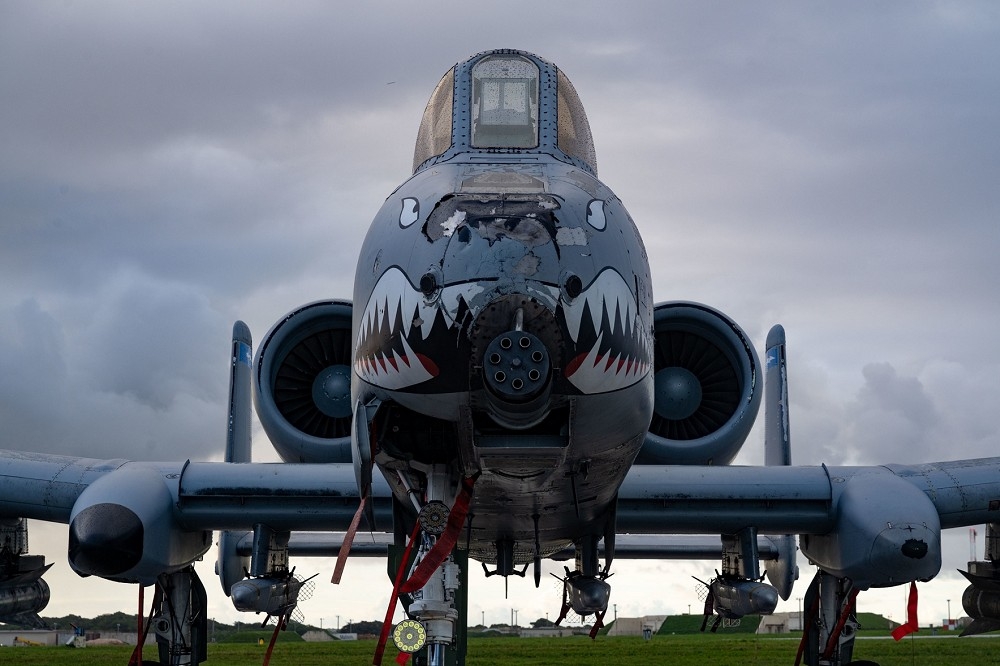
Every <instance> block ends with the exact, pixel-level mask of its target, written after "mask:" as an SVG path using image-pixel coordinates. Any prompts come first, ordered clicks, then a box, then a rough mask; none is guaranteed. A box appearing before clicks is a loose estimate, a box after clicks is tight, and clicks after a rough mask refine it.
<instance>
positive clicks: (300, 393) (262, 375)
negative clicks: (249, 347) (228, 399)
mask: <svg viewBox="0 0 1000 666" xmlns="http://www.w3.org/2000/svg"><path fill="white" fill-rule="evenodd" d="M352 355H353V344H352V340H351V303H350V301H317V302H315V303H309V304H307V305H303V306H302V307H300V308H298V309H296V310H293V311H292V312H290V313H288V314H287V315H285V316H284V317H283V318H282V319H281V320H280V321H279V322H278V323H276V324H275V325H274V326H273V327H272V328H271V330H270V331H268V332H267V335H266V336H265V337H264V340H263V342H262V343H261V345H260V347H258V349H257V356H256V358H255V359H254V379H255V381H254V393H253V402H254V407H255V408H256V410H257V416H258V417H259V418H260V423H261V425H262V426H263V427H264V432H265V433H267V436H268V438H269V439H270V440H271V444H272V445H273V446H274V448H275V450H276V451H277V452H278V454H279V455H280V456H281V458H282V459H283V460H284V461H285V462H311V463H328V462H343V463H346V462H351V417H352V413H353V410H354V405H353V404H352V403H351V363H352Z"/></svg>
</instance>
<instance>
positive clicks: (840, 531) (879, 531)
mask: <svg viewBox="0 0 1000 666" xmlns="http://www.w3.org/2000/svg"><path fill="white" fill-rule="evenodd" d="M864 470H865V471H862V472H858V473H854V474H853V475H850V476H848V475H847V474H846V473H844V474H843V475H841V473H842V472H845V470H843V469H840V470H838V469H837V468H831V469H830V477H831V478H830V480H831V485H832V487H833V492H834V503H835V505H836V526H835V527H834V529H833V530H831V531H830V532H828V533H827V534H818V535H817V534H803V535H802V536H801V537H799V547H800V548H801V550H802V553H803V554H804V555H805V556H806V557H808V558H809V560H810V562H812V563H813V564H815V565H816V566H817V567H819V568H820V569H823V570H824V571H826V572H827V573H829V574H832V575H834V576H836V577H837V578H850V579H851V580H853V581H854V583H855V585H856V586H857V587H859V588H861V589H867V588H868V587H872V586H874V587H887V586H891V585H899V584H901V583H906V582H909V581H913V580H930V579H931V578H933V577H934V576H936V575H937V573H938V571H940V570H941V520H940V517H939V516H938V512H937V508H935V506H934V503H933V502H931V500H930V498H928V497H927V495H926V494H925V493H924V492H923V491H922V490H921V489H920V488H918V487H917V486H915V485H913V484H912V483H910V482H909V481H906V480H905V479H901V478H900V477H898V476H896V475H895V474H893V473H892V472H891V471H889V470H888V469H885V468H864Z"/></svg>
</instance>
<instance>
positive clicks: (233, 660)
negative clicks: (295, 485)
mask: <svg viewBox="0 0 1000 666" xmlns="http://www.w3.org/2000/svg"><path fill="white" fill-rule="evenodd" d="M797 647H798V641H797V640H795V639H794V638H792V639H790V638H781V637H770V636H760V637H757V636H752V635H750V636H747V635H742V636H741V635H729V636H711V635H707V636H702V635H699V636H656V637H655V638H654V639H653V640H651V641H649V642H645V641H643V640H642V639H641V638H625V637H603V638H599V639H598V640H597V641H591V640H590V639H589V638H586V637H573V638H530V639H529V638H523V639H509V638H508V639H492V638H474V639H470V646H469V658H468V660H467V664H468V665H469V666H487V665H492V664H571V665H572V666H608V665H609V664H615V665H618V664H622V665H632V664H636V665H638V664H643V665H647V664H671V665H672V666H713V665H720V666H722V665H725V666H729V665H733V664H739V665H741V666H742V665H745V664H761V665H765V664H766V665H771V664H776V665H779V666H780V665H782V664H786V665H789V666H790V665H791V664H792V663H793V662H794V660H795V651H796V648H797ZM374 650H375V643H374V641H349V642H339V643H292V642H288V643H283V644H282V643H279V644H278V646H277V647H276V648H275V651H274V655H273V656H272V658H271V664H272V665H273V666H321V665H322V666H329V665H331V664H333V665H344V666H366V665H368V664H371V659H372V654H373V652H374ZM155 652H156V650H155V647H151V648H148V652H147V653H146V656H147V658H148V657H152V656H153V655H154V654H155ZM129 654H131V650H130V649H128V648H124V647H108V646H90V647H87V648H84V649H82V650H81V649H76V650H74V649H73V648H66V647H17V648H14V647H9V648H0V664H16V665H17V666H36V665H43V664H44V665H45V666H50V665H55V664H58V665H59V666H67V665H73V666H124V664H126V663H127V662H128V657H129ZM395 656H396V653H395V651H394V650H393V649H392V648H390V649H389V650H387V651H386V656H385V659H384V660H383V663H384V664H386V666H392V664H394V663H395V662H394V661H393V659H394V658H395ZM208 657H209V659H208V662H207V663H208V664H209V666H251V665H252V664H260V663H261V662H262V661H263V658H264V648H262V647H258V646H257V645H253V644H250V645H247V644H212V645H210V646H209V652H208ZM854 657H855V658H856V659H868V660H871V661H875V662H877V663H879V664H881V665H882V666H912V665H915V664H920V665H921V666H953V665H955V664H961V665H972V664H975V665H977V666H979V665H981V664H1000V641H997V640H994V639H991V638H964V639H958V638H957V637H954V636H946V637H940V638H931V637H926V638H925V637H915V638H906V639H904V640H902V641H900V642H899V643H896V642H895V641H893V640H884V639H871V640H865V639H862V640H859V641H857V643H856V644H855V654H854Z"/></svg>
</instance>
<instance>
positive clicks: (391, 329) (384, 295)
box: [354, 266, 482, 390]
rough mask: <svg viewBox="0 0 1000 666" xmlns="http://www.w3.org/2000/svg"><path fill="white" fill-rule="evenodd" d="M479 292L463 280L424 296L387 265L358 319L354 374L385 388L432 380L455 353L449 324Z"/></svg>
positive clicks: (460, 316) (457, 319)
mask: <svg viewBox="0 0 1000 666" xmlns="http://www.w3.org/2000/svg"><path fill="white" fill-rule="evenodd" d="M481 291H482V287H480V286H478V285H477V284H476V283H472V282H469V283H463V284H458V285H452V286H449V287H445V288H444V289H442V290H441V292H440V294H434V295H432V296H430V297H429V296H426V295H425V294H424V293H422V292H421V291H420V290H419V289H417V288H416V287H414V286H413V284H412V283H411V282H410V280H409V278H408V277H407V276H406V274H405V273H404V272H403V271H402V270H401V269H400V268H398V267H396V266H393V267H390V268H389V269H387V270H386V271H385V273H383V274H382V277H380V278H379V281H378V284H376V285H375V288H374V289H373V290H372V294H371V296H370V297H369V299H368V304H367V305H366V306H365V311H364V314H363V315H362V316H361V325H360V327H359V330H358V339H357V344H356V346H355V352H354V371H355V372H356V373H357V374H358V376H359V377H360V378H361V379H363V380H365V381H366V382H368V383H369V384H373V385H375V386H379V387H382V388H385V389H388V390H397V389H404V388H407V387H410V386H414V385H416V384H422V383H424V382H427V381H429V380H432V379H435V378H438V377H439V376H441V375H442V374H443V370H442V366H443V364H444V363H445V362H447V361H448V360H450V359H452V358H453V356H454V354H455V348H456V344H457V338H456V336H455V330H456V329H454V325H455V323H456V322H461V321H463V319H464V318H465V317H466V315H467V314H468V312H469V306H468V304H467V303H468V299H470V298H472V296H473V295H475V294H477V293H479V292H481ZM449 332H451V335H449Z"/></svg>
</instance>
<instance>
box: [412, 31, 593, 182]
mask: <svg viewBox="0 0 1000 666" xmlns="http://www.w3.org/2000/svg"><path fill="white" fill-rule="evenodd" d="M483 151H486V152H490V153H513V154H518V153H547V154H550V155H552V156H553V157H555V158H556V159H559V160H562V161H566V162H570V163H573V164H576V165H577V166H579V167H581V168H583V169H586V170H587V171H589V172H590V173H592V174H593V175H594V176H596V175H597V157H596V154H595V151H594V141H593V138H592V136H591V133H590V124H589V123H588V121H587V114H586V113H585V112H584V110H583V105H582V104H581V103H580V98H579V96H578V95H577V94H576V89H575V88H573V84H572V83H570V81H569V79H568V78H566V76H565V75H564V74H563V73H562V72H560V71H559V70H558V69H557V68H556V66H555V65H553V64H552V63H550V62H548V61H545V60H543V59H541V58H539V57H538V56H535V55H533V54H530V53H526V52H524V51H513V50H506V49H501V50H496V51H487V52H485V53H480V54H478V55H475V56H473V57H472V58H469V59H468V60H466V61H465V62H461V63H458V64H457V65H455V67H454V68H452V69H451V70H449V71H448V73H447V74H445V75H444V77H443V78H442V79H441V81H440V82H439V83H438V85H437V87H436V88H435V89H434V92H433V93H432V94H431V98H430V100H429V101H428V102H427V108H426V109H425V110H424V117H423V119H422V120H421V122H420V130H419V132H418V133H417V145H416V149H415V150H414V155H413V170H414V172H416V171H417V170H419V169H420V168H421V167H423V166H427V165H429V164H433V163H435V162H439V161H443V160H447V159H451V158H452V157H455V156H456V155H459V154H462V153H470V152H483Z"/></svg>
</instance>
